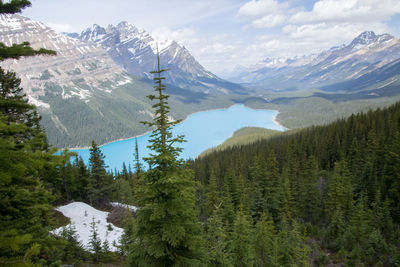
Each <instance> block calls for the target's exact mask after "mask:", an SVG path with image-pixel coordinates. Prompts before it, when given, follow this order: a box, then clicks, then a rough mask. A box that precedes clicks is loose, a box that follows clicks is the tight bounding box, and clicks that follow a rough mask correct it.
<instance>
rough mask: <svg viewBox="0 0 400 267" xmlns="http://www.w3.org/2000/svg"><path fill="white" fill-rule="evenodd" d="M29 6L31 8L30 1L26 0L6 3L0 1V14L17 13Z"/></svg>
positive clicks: (12, 0)
mask: <svg viewBox="0 0 400 267" xmlns="http://www.w3.org/2000/svg"><path fill="white" fill-rule="evenodd" d="M29 6H31V1H28V0H11V1H7V3H3V1H0V13H1V14H4V13H6V14H14V13H19V12H21V11H22V9H24V8H25V7H29Z"/></svg>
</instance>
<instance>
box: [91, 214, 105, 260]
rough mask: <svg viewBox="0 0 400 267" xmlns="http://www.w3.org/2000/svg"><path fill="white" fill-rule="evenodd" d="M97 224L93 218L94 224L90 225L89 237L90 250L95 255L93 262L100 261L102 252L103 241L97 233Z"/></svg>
mask: <svg viewBox="0 0 400 267" xmlns="http://www.w3.org/2000/svg"><path fill="white" fill-rule="evenodd" d="M97 231H98V230H97V227H96V222H95V221H94V217H93V218H92V222H91V223H90V232H91V235H90V237H89V248H90V251H91V252H92V253H93V260H94V261H96V262H98V261H99V260H100V255H101V252H102V246H101V240H100V238H99V233H98V232H97Z"/></svg>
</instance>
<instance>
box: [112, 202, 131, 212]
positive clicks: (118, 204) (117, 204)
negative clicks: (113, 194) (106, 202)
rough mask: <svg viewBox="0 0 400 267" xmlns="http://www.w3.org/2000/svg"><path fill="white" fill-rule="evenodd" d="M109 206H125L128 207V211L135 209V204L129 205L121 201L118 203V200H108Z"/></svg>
mask: <svg viewBox="0 0 400 267" xmlns="http://www.w3.org/2000/svg"><path fill="white" fill-rule="evenodd" d="M110 204H111V206H113V207H121V208H126V209H129V210H130V211H135V212H136V210H137V207H135V206H131V205H128V204H123V203H119V202H110Z"/></svg>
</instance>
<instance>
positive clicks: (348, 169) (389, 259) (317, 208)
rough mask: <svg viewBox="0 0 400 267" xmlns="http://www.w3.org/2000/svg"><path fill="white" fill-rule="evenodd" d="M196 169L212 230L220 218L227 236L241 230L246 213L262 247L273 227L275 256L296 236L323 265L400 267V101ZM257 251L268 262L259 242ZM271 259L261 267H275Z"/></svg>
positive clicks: (226, 154) (238, 150)
mask: <svg viewBox="0 0 400 267" xmlns="http://www.w3.org/2000/svg"><path fill="white" fill-rule="evenodd" d="M193 168H194V170H195V173H196V174H195V177H196V179H198V180H199V181H200V183H201V190H200V194H199V204H200V207H201V216H202V217H203V218H204V219H208V221H209V223H210V220H211V219H213V220H214V217H215V216H218V217H219V220H220V221H222V228H221V229H223V230H224V231H226V234H228V235H229V234H231V235H233V234H234V233H235V231H234V225H235V224H234V218H235V216H236V217H238V216H239V217H240V216H242V214H246V215H247V216H249V217H248V219H249V220H250V217H251V220H250V224H251V225H253V226H252V227H250V229H252V230H253V231H255V233H254V235H253V238H255V239H256V240H257V235H258V234H257V232H258V231H259V224H260V223H263V224H266V222H269V224H268V225H269V226H268V227H270V228H269V229H270V230H269V235H270V236H269V237H268V238H271V239H270V241H269V244H270V247H269V249H272V248H273V249H278V251H279V248H282V247H281V245H282V244H284V245H283V246H284V247H285V246H286V245H287V244H293V242H288V243H282V240H281V239H280V238H281V236H282V235H283V236H285V235H287V234H288V233H290V231H293V230H296V229H297V231H300V232H301V235H300V236H301V239H300V240H302V241H301V242H303V245H305V246H304V247H303V250H300V251H301V252H302V253H305V254H303V256H305V257H306V258H309V259H310V260H312V261H316V262H317V263H321V264H327V263H328V261H329V260H334V261H338V262H344V263H346V264H347V265H350V266H364V265H365V266H395V265H396V264H399V263H400V258H399V257H400V253H399V245H400V231H399V223H400V198H399V197H400V172H399V171H400V104H399V103H398V104H395V105H393V106H391V107H389V108H387V109H383V110H379V109H378V110H376V111H370V112H368V113H361V114H357V115H352V116H350V118H348V119H341V120H338V121H336V122H334V123H332V124H329V125H327V126H316V127H310V128H307V129H304V130H302V131H298V132H296V133H290V132H289V133H287V134H283V135H280V136H277V137H273V138H272V139H269V140H264V141H259V142H256V143H254V144H251V145H246V146H241V147H235V148H231V149H227V150H224V151H220V152H215V153H213V154H210V155H207V156H206V157H202V158H199V159H197V160H196V161H195V162H194V163H193ZM235 214H236V215H235ZM237 220H238V219H237ZM237 220H236V221H237ZM265 227H266V226H265ZM271 229H272V230H271ZM285 229H289V232H287V230H285ZM285 232H286V233H285ZM271 240H275V241H274V242H276V243H274V242H272V241H271ZM276 240H279V242H277V241H276ZM287 240H288V239H286V241H287ZM304 242H305V243H304ZM274 244H275V245H276V246H277V247H274ZM264 245H265V243H264ZM271 246H272V247H271ZM289 247H290V245H289ZM232 249H233V248H230V250H229V249H227V250H226V251H225V255H228V253H229V251H232ZM285 249H288V247H285ZM311 252H312V253H311ZM253 253H255V254H254V255H255V256H256V258H255V260H257V259H258V260H266V259H265V258H264V256H263V255H261V254H259V253H260V252H259V251H258V252H257V245H256V246H255V247H254V248H253ZM328 253H329V254H330V255H331V256H329V258H328V256H327V255H328ZM267 254H268V253H267ZM276 256H277V257H278V258H277V259H275V260H278V262H279V264H278V265H279V266H281V265H284V266H286V265H288V264H289V262H288V261H287V259H285V256H284V254H279V255H276ZM268 257H270V256H268ZM269 260H272V259H269ZM269 260H266V261H265V264H264V266H276V265H273V264H272V262H271V261H269ZM292 260H294V262H293V263H295V264H296V265H298V266H306V265H307V264H306V263H301V264H300V262H299V259H296V260H295V259H292ZM307 262H309V261H308V260H307ZM314 263H315V262H314Z"/></svg>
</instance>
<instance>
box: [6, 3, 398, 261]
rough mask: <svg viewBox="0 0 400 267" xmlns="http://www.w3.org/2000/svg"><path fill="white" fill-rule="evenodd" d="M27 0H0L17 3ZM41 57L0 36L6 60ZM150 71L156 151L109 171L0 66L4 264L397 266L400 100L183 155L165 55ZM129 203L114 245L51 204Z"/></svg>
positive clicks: (10, 9) (9, 9)
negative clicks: (52, 142)
mask: <svg viewBox="0 0 400 267" xmlns="http://www.w3.org/2000/svg"><path fill="white" fill-rule="evenodd" d="M29 5H30V2H29V1H26V0H13V1H11V2H7V3H3V1H0V13H16V12H19V11H21V9H23V8H25V7H27V6H29ZM38 54H47V55H48V56H52V55H54V52H53V51H49V50H46V49H40V50H35V49H32V48H31V47H30V46H29V43H23V44H19V45H13V46H11V47H7V46H5V45H3V44H0V59H1V60H4V59H7V58H15V59H18V58H19V57H21V56H35V55H38ZM158 63H159V64H158V67H157V69H156V70H155V71H154V72H153V74H154V76H155V78H154V82H155V86H154V88H155V92H154V94H153V95H150V96H148V98H149V99H150V100H152V101H153V103H154V105H153V108H154V110H155V114H156V116H155V117H154V120H153V121H152V122H146V123H147V124H148V125H149V126H151V127H153V129H154V131H153V133H152V136H151V140H150V148H151V150H152V151H153V152H152V154H151V155H150V156H149V157H148V158H145V159H144V160H145V162H146V164H147V165H148V168H144V167H143V166H142V164H141V161H140V157H139V155H140V151H138V149H137V146H136V149H133V151H132V153H134V154H135V156H136V157H135V161H134V162H132V163H121V165H122V166H123V168H122V171H121V172H114V173H110V172H108V171H107V166H106V164H105V162H104V155H103V154H102V152H101V150H100V149H99V147H98V145H97V144H96V142H95V141H93V142H92V146H91V149H90V159H89V165H88V166H86V165H85V163H84V162H83V160H82V159H81V158H79V157H77V155H76V154H75V153H72V152H69V151H68V150H64V151H63V152H62V153H61V154H60V155H56V154H55V152H56V150H57V149H55V148H51V147H50V146H49V145H48V143H47V139H46V135H45V133H44V131H43V129H42V128H41V126H40V116H39V115H38V113H37V111H36V108H35V107H34V106H32V105H30V104H28V103H27V100H26V96H25V95H24V93H23V91H22V90H23V89H22V88H21V87H20V80H19V79H18V78H17V77H16V74H15V73H13V72H10V71H5V70H3V69H0V86H1V87H0V111H1V113H0V143H1V145H0V183H1V186H0V265H1V266H59V265H61V264H71V265H74V266H87V264H91V266H104V265H107V264H110V266H125V265H127V266H400V104H399V103H398V104H395V105H393V106H391V107H389V108H386V109H378V110H375V111H370V112H367V113H360V114H355V115H352V116H350V117H349V118H346V119H341V120H338V121H336V122H334V123H331V124H329V125H325V126H314V127H310V128H306V129H303V130H299V131H296V132H291V131H288V132H287V133H283V134H276V135H273V136H272V137H270V138H268V139H264V140H259V141H257V142H255V143H252V144H245V145H240V146H229V147H228V148H226V149H223V150H220V151H214V152H210V153H207V155H205V156H203V157H200V158H197V159H195V160H190V161H183V160H180V159H179V153H180V152H181V149H180V148H179V143H181V142H184V136H173V135H172V133H171V128H172V127H174V125H176V124H177V123H178V122H179V121H171V120H170V119H169V116H168V114H169V105H168V95H166V94H165V93H164V90H165V85H164V84H163V80H164V77H163V73H164V72H165V71H166V70H165V69H162V68H161V66H160V61H159V59H158ZM72 201H82V202H85V203H88V204H90V205H92V206H94V207H96V208H99V209H103V210H110V209H111V208H110V206H109V203H110V201H117V202H120V203H125V204H131V205H135V206H137V207H139V208H138V209H137V211H136V212H129V211H128V210H126V211H125V210H124V211H123V212H122V213H121V214H120V215H119V218H118V220H119V223H120V224H121V225H122V226H123V228H124V230H125V233H124V235H123V236H122V240H121V244H120V245H118V251H117V252H111V251H110V249H109V244H107V243H106V242H104V243H103V244H102V243H101V242H100V241H99V239H98V234H97V231H96V223H95V221H94V219H93V223H92V225H91V227H92V228H91V229H92V231H91V237H90V252H88V251H86V250H84V249H83V246H82V244H80V243H79V242H78V241H77V236H76V231H75V230H74V228H72V227H70V228H65V229H64V231H63V233H62V235H61V237H60V236H56V235H53V234H50V231H51V230H52V229H54V228H57V227H59V226H62V225H66V224H68V222H66V221H65V218H63V216H60V214H58V213H57V212H55V211H54V210H53V208H54V207H56V206H58V205H61V204H65V203H69V202H72Z"/></svg>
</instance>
